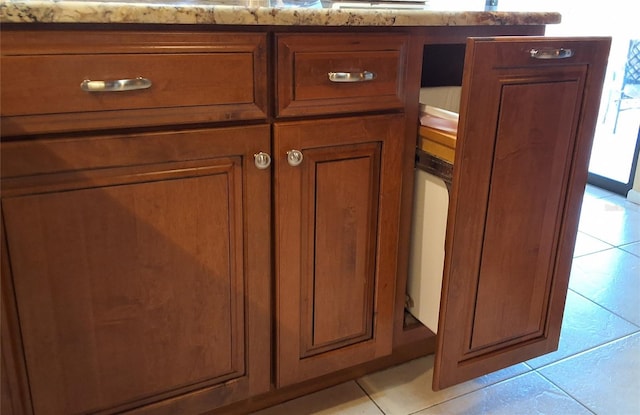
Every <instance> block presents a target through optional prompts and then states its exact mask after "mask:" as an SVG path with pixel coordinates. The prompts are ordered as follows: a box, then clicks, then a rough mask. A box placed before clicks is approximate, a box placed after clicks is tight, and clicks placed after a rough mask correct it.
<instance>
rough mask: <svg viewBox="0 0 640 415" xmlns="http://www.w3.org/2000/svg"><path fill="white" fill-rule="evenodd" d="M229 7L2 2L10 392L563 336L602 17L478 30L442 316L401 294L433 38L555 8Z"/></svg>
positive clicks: (477, 364) (46, 397) (156, 401)
mask: <svg viewBox="0 0 640 415" xmlns="http://www.w3.org/2000/svg"><path fill="white" fill-rule="evenodd" d="M94 29H95V28H94ZM240 29H242V28H238V27H236V28H231V29H228V30H229V31H225V30H221V31H220V33H217V32H212V31H211V30H210V28H207V30H203V28H202V27H200V28H197V29H193V30H191V29H190V30H184V28H180V27H178V28H176V29H174V28H170V29H168V28H167V27H166V26H162V27H153V26H150V27H146V28H144V29H138V28H127V29H123V28H122V27H114V28H112V29H110V28H107V29H104V28H101V29H99V30H92V29H91V28H88V27H87V26H83V27H72V28H70V29H68V30H67V28H66V27H65V28H64V29H61V27H60V26H55V29H54V30H49V29H48V28H43V27H39V28H37V29H34V30H29V29H25V28H23V27H20V28H16V27H10V28H9V30H5V29H4V28H3V36H2V68H3V77H2V88H1V94H2V105H1V107H0V108H1V111H2V118H1V123H2V132H3V138H2V143H1V145H2V166H1V168H2V190H1V191H2V202H1V203H2V216H1V220H2V222H1V223H0V225H2V226H0V230H1V231H2V238H1V239H2V295H1V299H2V327H1V328H2V365H3V366H2V409H3V411H7V412H8V413H11V412H12V413H14V414H22V413H34V414H42V413H47V414H49V413H55V414H58V413H59V414H66V413H93V412H98V411H102V412H101V413H114V412H131V413H138V414H155V415H157V414H175V413H185V414H200V413H205V412H207V411H211V410H214V409H216V408H219V410H220V411H223V412H240V413H243V412H244V413H246V412H247V411H249V410H253V409H256V408H259V407H261V406H265V405H267V404H273V403H277V402H278V401H281V400H284V399H288V398H292V397H294V396H297V395H299V394H301V393H307V392H310V391H312V390H317V389H319V388H321V387H324V386H329V385H330V384H332V383H336V382H339V381H341V380H345V379H348V378H353V377H355V376H358V375H361V374H362V373H365V372H368V371H371V370H374V369H379V368H382V367H385V366H389V365H391V364H394V363H398V362H401V361H406V360H408V359H410V358H412V357H416V356H418V355H421V354H428V353H432V352H433V351H434V348H435V347H434V345H435V342H436V340H437V342H438V350H437V353H436V368H435V378H434V386H435V387H436V388H442V387H446V386H449V385H452V384H454V383H457V382H461V381H463V380H466V379H469V378H471V377H475V376H479V375H481V374H484V373H487V372H489V371H493V370H497V369H499V368H501V367H504V366H507V365H510V364H513V363H516V362H519V361H523V360H526V359H529V358H531V357H533V356H534V355H538V354H542V353H545V352H548V351H550V350H552V349H553V348H554V347H556V345H557V340H558V335H559V328H560V320H561V316H562V309H563V306H564V297H565V295H566V289H567V280H568V275H569V267H570V261H571V251H572V247H573V244H574V241H575V234H576V229H577V221H578V217H579V209H580V199H581V195H582V190H583V187H584V184H585V181H586V171H587V160H588V153H589V151H590V143H591V137H592V134H593V130H594V125H595V119H596V114H597V105H598V101H599V93H600V85H601V83H602V79H603V75H604V65H605V62H606V55H607V51H608V42H607V41H606V40H602V39H583V40H568V39H565V40H562V41H561V40H549V39H541V38H510V39H506V38H505V39H501V40H495V39H491V40H489V39H475V40H470V41H469V43H468V44H467V50H466V58H465V65H464V66H465V69H464V70H465V74H464V81H463V82H462V85H463V100H462V107H461V108H462V111H461V125H460V131H461V134H460V137H459V139H458V141H459V146H458V149H457V150H456V151H457V153H456V165H455V169H454V183H453V189H452V192H451V200H452V203H451V205H450V211H449V224H448V231H447V232H448V234H447V246H446V247H447V253H446V263H445V275H444V277H445V278H444V284H443V292H442V304H441V313H440V315H441V320H440V327H439V331H438V335H437V336H435V335H434V334H433V333H431V332H429V331H428V330H427V329H425V328H424V327H419V325H413V326H412V327H413V328H411V327H408V326H404V325H403V319H402V316H403V315H404V307H403V304H404V296H405V286H406V275H405V274H406V268H407V267H406V265H407V262H408V240H409V235H408V232H409V228H410V223H409V219H408V218H409V217H410V216H411V215H410V211H411V207H410V206H411V202H412V195H411V190H410V189H411V188H412V181H413V174H412V173H413V171H412V170H413V163H414V158H413V156H414V154H413V153H414V148H415V143H416V139H417V137H416V135H417V134H416V131H417V118H418V102H417V100H418V89H419V87H420V84H419V82H420V73H419V72H420V68H419V66H420V62H421V58H422V53H421V51H422V47H423V46H424V44H428V43H434V44H439V45H440V44H441V45H447V44H459V43H461V41H463V40H465V39H466V38H467V37H469V36H473V35H493V34H496V35H505V34H516V35H518V34H541V33H542V32H543V27H533V28H527V27H482V26H479V27H477V28H469V27H467V28H454V27H447V28H389V29H385V30H378V31H374V30H372V31H371V32H372V33H364V32H363V31H362V30H353V31H351V29H348V28H342V29H340V30H338V29H330V30H332V31H336V32H340V33H332V34H331V35H330V36H329V35H327V34H325V33H317V32H318V29H317V28H315V29H313V28H312V29H311V30H305V29H303V28H300V29H299V30H298V29H296V32H295V33H294V32H293V31H292V30H290V29H286V30H285V29H283V30H282V31H280V30H277V29H276V28H273V27H269V28H259V29H256V30H255V31H252V32H250V33H241V32H242V30H240ZM323 30H324V31H327V30H329V29H323ZM298 31H299V32H300V33H297V32H298ZM373 32H375V33H373ZM561 48H563V49H565V50H566V49H571V50H572V51H573V52H574V56H573V57H572V58H567V59H535V58H532V57H531V50H532V49H538V50H541V51H543V52H546V51H547V50H552V51H554V50H560V49H561ZM562 53H565V52H561V54H562ZM457 59H458V60H460V58H457ZM165 63H166V65H165ZM456 65H458V66H462V63H461V62H457V63H456ZM30 70H33V71H37V73H38V74H39V76H38V77H37V81H36V82H31V77H29V76H26V75H27V72H29V71H30ZM329 73H334V74H338V75H336V76H337V79H338V81H339V82H332V81H331V79H330V78H331V75H329ZM372 73H373V74H374V75H371V74H372ZM58 74H60V77H58ZM138 77H149V79H151V80H152V81H153V86H152V87H151V88H149V89H146V90H134V91H127V92H118V93H117V94H109V93H108V92H104V91H103V92H97V93H96V92H95V91H92V92H87V91H82V90H81V89H80V83H81V82H82V81H83V80H92V79H98V80H100V79H105V80H118V79H122V78H125V79H131V80H133V82H134V83H136V82H137V81H136V79H138ZM345 79H351V80H353V79H361V80H363V81H364V82H343V81H344V80H345ZM47 85H53V86H54V87H55V88H54V89H53V90H47V91H45V93H46V94H52V95H47V96H46V97H45V98H42V99H41V98H40V97H39V92H40V91H41V90H43V88H44V86H47ZM52 97H53V98H52ZM54 98H56V99H58V101H57V100H56V99H54ZM32 103H33V105H32ZM260 152H263V154H260ZM269 154H270V155H271V158H272V165H271V166H269V156H268V155H269ZM258 162H263V164H262V165H260V166H258V164H260V163H258ZM259 167H260V168H259ZM415 327H417V328H415Z"/></svg>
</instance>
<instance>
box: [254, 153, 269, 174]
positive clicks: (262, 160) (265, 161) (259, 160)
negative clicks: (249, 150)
mask: <svg viewBox="0 0 640 415" xmlns="http://www.w3.org/2000/svg"><path fill="white" fill-rule="evenodd" d="M253 159H254V162H255V164H256V167H257V168H259V169H260V170H264V169H266V168H268V167H269V166H270V165H271V156H270V155H269V154H268V153H264V152H262V151H261V152H259V153H257V154H254V155H253Z"/></svg>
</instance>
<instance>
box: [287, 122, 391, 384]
mask: <svg viewBox="0 0 640 415" xmlns="http://www.w3.org/2000/svg"><path fill="white" fill-rule="evenodd" d="M403 120H404V117H403V116H402V115H386V116H371V117H361V118H346V119H339V120H324V121H301V122H291V123H281V124H276V125H275V150H274V160H275V163H276V176H275V183H276V186H275V203H276V204H275V209H276V215H275V220H276V223H275V225H276V241H275V244H276V245H275V246H276V321H277V327H276V330H277V383H278V386H285V385H289V384H293V383H297V382H300V381H303V380H306V379H310V378H313V377H317V376H321V375H323V374H327V373H330V372H335V371H336V370H339V369H343V368H346V367H350V366H354V365H357V364H359V363H363V362H366V361H369V360H373V359H375V358H377V357H381V356H384V355H387V354H389V353H391V347H392V333H393V326H392V322H393V302H394V300H393V299H394V287H395V275H396V266H397V259H396V258H397V241H398V232H397V229H398V221H399V210H398V209H399V206H400V187H401V171H402V169H401V161H400V157H401V153H402V151H401V147H400V146H401V145H402V137H403V136H404V135H403V129H404V124H403V122H404V121H403ZM291 150H297V151H299V152H300V154H301V155H302V160H301V163H300V164H299V165H290V164H289V163H288V162H287V152H290V151H291ZM289 156H290V159H293V160H292V164H296V159H295V157H294V153H292V152H290V153H289ZM298 161H299V158H298Z"/></svg>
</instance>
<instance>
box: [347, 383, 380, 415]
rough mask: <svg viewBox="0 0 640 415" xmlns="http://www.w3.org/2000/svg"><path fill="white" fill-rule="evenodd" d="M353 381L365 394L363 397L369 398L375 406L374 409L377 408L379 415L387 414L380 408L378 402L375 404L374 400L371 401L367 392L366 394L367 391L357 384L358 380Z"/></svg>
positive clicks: (371, 398)
mask: <svg viewBox="0 0 640 415" xmlns="http://www.w3.org/2000/svg"><path fill="white" fill-rule="evenodd" d="M353 381H354V382H355V384H356V385H358V387H359V388H360V390H361V391H362V392H363V393H364V394H365V396H366V397H367V398H369V400H370V401H371V402H373V404H374V405H375V406H376V408H378V410H379V411H380V413H382V414H383V415H386V414H387V413H386V412H385V411H384V410H383V409H382V408H380V405H378V402H376V400H375V399H373V397H372V396H371V395H369V392H367V390H366V389H365V388H364V387H363V386H362V385H361V384H360V382H358V379H354V380H353Z"/></svg>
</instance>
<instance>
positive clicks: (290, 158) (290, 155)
mask: <svg viewBox="0 0 640 415" xmlns="http://www.w3.org/2000/svg"><path fill="white" fill-rule="evenodd" d="M303 158H304V157H303V156H302V152H301V151H299V150H289V151H287V162H288V163H289V165H290V166H293V167H295V166H299V165H300V163H302V159H303Z"/></svg>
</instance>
